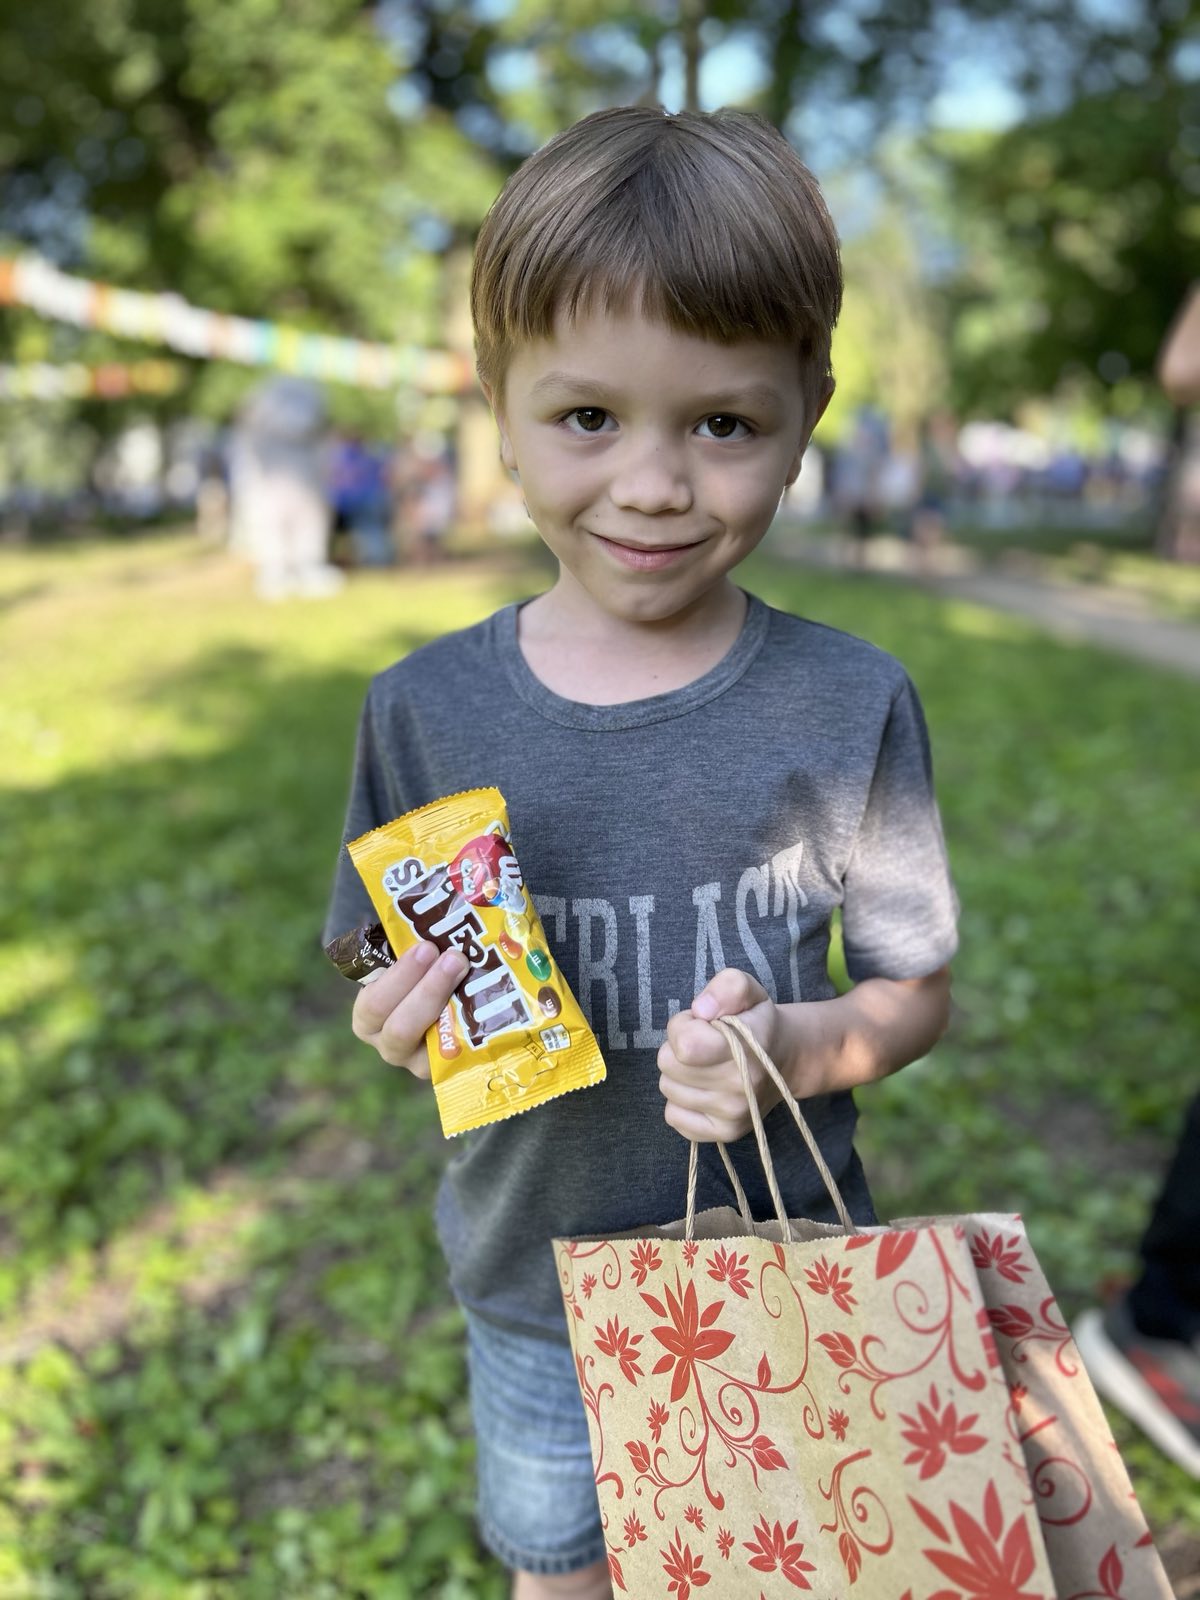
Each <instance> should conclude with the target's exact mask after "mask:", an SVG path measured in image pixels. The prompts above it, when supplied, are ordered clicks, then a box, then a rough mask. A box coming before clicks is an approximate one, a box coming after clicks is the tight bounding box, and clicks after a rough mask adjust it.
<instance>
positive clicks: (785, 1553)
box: [746, 1517, 817, 1589]
mask: <svg viewBox="0 0 1200 1600" xmlns="http://www.w3.org/2000/svg"><path fill="white" fill-rule="evenodd" d="M798 1526H799V1524H798V1523H795V1522H791V1523H789V1524H788V1527H787V1530H786V1532H785V1530H784V1526H783V1523H782V1522H776V1523H775V1524H774V1526H772V1525H771V1524H770V1523H768V1522H767V1519H766V1518H765V1517H763V1518H762V1519H761V1520H760V1521H759V1522H756V1523H755V1525H754V1540H753V1542H751V1541H749V1540H747V1541H746V1549H747V1550H749V1551H750V1552H751V1559H750V1562H749V1565H750V1566H752V1567H753V1568H754V1570H755V1571H756V1572H780V1573H782V1574H783V1576H784V1577H785V1578H786V1579H787V1581H788V1582H789V1583H790V1584H792V1585H793V1586H794V1587H795V1588H797V1589H811V1588H812V1585H811V1584H810V1583H809V1581H808V1579H807V1578H806V1577H805V1576H804V1574H805V1573H806V1572H815V1571H816V1570H817V1569H816V1568H815V1567H814V1566H813V1564H812V1562H811V1561H805V1560H804V1545H803V1544H802V1543H800V1542H798V1541H797V1540H796V1529H797V1527H798Z"/></svg>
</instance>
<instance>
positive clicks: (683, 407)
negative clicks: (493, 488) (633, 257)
mask: <svg viewBox="0 0 1200 1600" xmlns="http://www.w3.org/2000/svg"><path fill="white" fill-rule="evenodd" d="M489 398H490V399H491V400H492V402H493V406H494V409H495V411H496V418H497V421H498V423H499V425H500V436H501V455H502V457H503V460H504V464H505V466H507V467H508V468H510V470H515V471H516V472H517V473H518V474H519V475H520V480H521V487H522V489H523V490H524V494H525V501H526V504H527V505H528V507H529V514H530V516H531V517H532V518H533V521H534V523H535V524H536V525H537V529H538V532H539V533H540V534H541V536H542V538H543V539H544V540H545V541H546V543H547V544H548V545H549V547H550V549H551V550H552V551H553V552H554V554H555V555H556V556H557V557H558V559H559V562H560V564H561V567H562V570H563V580H564V581H565V582H571V581H573V583H574V585H576V586H578V588H579V589H581V590H582V591H583V592H584V593H585V594H586V595H587V596H588V597H589V599H590V600H591V602H592V603H593V604H594V605H596V606H597V607H598V608H599V609H600V610H601V611H603V612H605V613H607V614H608V615H610V616H615V617H619V618H621V619H622V620H624V621H627V622H645V623H651V622H663V621H666V620H668V619H669V618H671V617H675V616H678V615H679V614H680V613H682V612H684V611H686V610H690V609H692V608H694V607H695V605H696V604H697V602H703V600H704V599H705V597H706V596H708V595H709V594H710V593H711V592H713V591H715V590H717V589H719V588H720V587H721V586H723V584H724V581H725V576H726V574H727V573H728V572H729V571H730V570H731V568H733V567H735V566H736V565H737V563H738V562H739V561H741V560H742V558H743V557H744V556H746V555H748V554H749V553H750V551H752V550H753V549H754V547H755V546H756V545H757V544H758V542H759V540H760V539H761V538H762V536H763V534H764V533H765V532H766V531H767V528H768V527H769V526H770V523H771V520H772V518H773V517H774V515H775V512H776V510H777V509H778V506H779V500H780V496H781V495H782V494H783V491H784V489H785V488H786V487H787V485H788V484H790V483H792V482H794V480H795V478H796V475H797V474H798V472H799V471H800V461H801V457H802V456H803V454H804V447H805V445H806V444H807V442H808V436H809V433H810V432H811V431H812V427H813V425H814V424H815V422H816V420H817V418H816V417H815V416H814V417H811V418H810V417H806V416H805V406H804V400H803V393H802V390H801V383H800V364H799V357H798V355H797V353H796V352H795V351H794V350H793V349H791V348H790V347H789V346H786V345H779V344H767V343H763V342H761V341H758V340H751V341H747V342H746V343H744V344H736V345H720V344H715V343H713V342H711V341H710V340H708V339H700V338H695V337H693V336H692V335H689V334H684V333H676V332H674V331H673V330H671V329H670V328H668V327H666V326H664V325H663V324H662V323H660V322H654V321H650V320H648V319H647V318H645V317H644V316H642V315H641V314H640V313H638V312H630V313H626V314H621V315H613V314H611V313H605V312H598V313H591V314H589V315H586V316H580V317H578V318H576V319H575V320H574V321H571V320H568V319H567V318H566V317H563V316H560V317H559V319H558V321H557V323H556V325H555V330H554V333H553V336H552V337H550V338H548V339H540V340H536V341H534V342H532V343H530V344H526V345H522V346H521V347H520V348H519V349H518V350H517V351H516V353H515V355H514V357H513V359H512V362H511V364H510V366H509V369H508V374H507V377H506V379H505V383H504V388H503V393H502V394H496V395H490V396H489Z"/></svg>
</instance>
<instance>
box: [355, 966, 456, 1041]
mask: <svg viewBox="0 0 1200 1600" xmlns="http://www.w3.org/2000/svg"><path fill="white" fill-rule="evenodd" d="M468 966H469V963H468V961H467V958H466V957H465V956H464V955H460V953H459V952H458V951H457V950H447V951H446V952H445V953H444V954H443V955H441V956H439V957H438V959H437V961H436V962H435V963H434V965H433V966H432V968H431V969H430V970H429V971H428V972H427V973H425V975H424V976H423V977H422V978H421V981H420V982H419V983H418V984H417V986H416V987H415V988H414V989H413V990H412V991H411V992H410V993H409V994H408V995H407V996H406V997H405V998H404V999H403V1000H402V1001H401V1002H400V1004H399V1005H398V1006H397V1007H396V1009H395V1010H394V1011H393V1012H392V1014H391V1016H390V1017H388V1018H387V1020H386V1021H385V1022H384V1024H383V1027H382V1028H380V1030H379V1032H378V1033H377V1034H376V1036H375V1037H374V1039H372V1040H371V1043H372V1044H373V1045H374V1046H375V1048H376V1050H378V1051H379V1054H380V1055H381V1056H382V1057H383V1059H384V1060H385V1061H387V1062H389V1063H390V1064H391V1065H392V1066H396V1067H403V1066H407V1065H408V1062H409V1061H410V1060H411V1058H412V1056H413V1055H414V1054H415V1052H416V1051H418V1050H419V1049H420V1048H421V1045H422V1043H423V1042H424V1039H425V1035H426V1033H427V1032H428V1030H429V1029H430V1028H432V1027H433V1025H434V1024H435V1023H436V1022H437V1019H438V1017H439V1016H440V1015H441V1014H442V1011H443V1010H444V1009H445V1007H446V1003H447V1002H448V1000H449V999H450V996H451V995H452V994H453V993H454V991H455V989H456V988H457V987H458V985H459V983H460V982H461V981H462V979H463V977H464V975H465V974H466V972H467V968H468Z"/></svg>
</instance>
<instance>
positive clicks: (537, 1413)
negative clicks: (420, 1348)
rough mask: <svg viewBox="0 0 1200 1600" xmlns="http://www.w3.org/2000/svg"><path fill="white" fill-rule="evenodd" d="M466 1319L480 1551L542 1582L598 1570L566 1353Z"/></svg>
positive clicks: (592, 1500) (586, 1451) (593, 1509)
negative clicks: (485, 1550)
mask: <svg viewBox="0 0 1200 1600" xmlns="http://www.w3.org/2000/svg"><path fill="white" fill-rule="evenodd" d="M466 1317H467V1370H468V1373H469V1376H470V1383H471V1412H472V1415H473V1417H474V1421H475V1440H476V1448H477V1452H478V1479H479V1490H478V1495H479V1498H478V1515H479V1531H480V1535H481V1536H482V1538H483V1542H484V1543H485V1544H486V1545H487V1547H488V1549H489V1550H491V1551H492V1553H493V1554H494V1555H496V1556H498V1557H499V1559H500V1560H501V1561H502V1562H503V1563H504V1565H505V1566H506V1567H509V1568H511V1569H512V1570H514V1571H521V1572H534V1573H541V1574H545V1575H547V1576H549V1575H551V1574H556V1573H563V1572H575V1571H577V1570H578V1569H579V1568H581V1567H590V1566H592V1565H593V1564H594V1563H595V1562H598V1561H604V1560H605V1559H606V1551H605V1546H604V1533H603V1530H602V1528H601V1525H600V1504H599V1501H598V1500H597V1499H596V1480H595V1476H594V1474H593V1472H592V1452H591V1447H590V1445H589V1443H588V1429H587V1414H586V1413H585V1411H584V1409H583V1401H582V1400H581V1399H580V1397H579V1387H578V1384H577V1383H576V1381H575V1360H574V1357H573V1356H572V1354H571V1350H570V1347H569V1346H568V1345H566V1344H555V1343H553V1342H551V1341H550V1340H549V1339H538V1338H534V1337H531V1336H527V1335H525V1334H520V1333H514V1332H513V1331H512V1330H511V1329H510V1328H500V1327H497V1326H496V1325H495V1323H492V1322H485V1321H484V1320H483V1319H482V1318H479V1317H475V1316H473V1315H472V1314H471V1313H470V1312H467V1314H466Z"/></svg>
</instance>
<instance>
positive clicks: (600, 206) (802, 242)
mask: <svg viewBox="0 0 1200 1600" xmlns="http://www.w3.org/2000/svg"><path fill="white" fill-rule="evenodd" d="M841 303H842V272H841V260H840V255H839V250H838V238H837V233H836V231H835V229H834V226H833V221H832V219H831V218H830V215H829V212H828V210H827V209H826V206H825V202H824V200H823V198H822V196H821V191H820V189H819V187H818V186H817V181H816V179H815V178H814V177H813V175H812V173H811V172H809V170H808V168H807V167H806V166H805V165H804V163H803V162H802V161H801V160H800V158H799V156H798V155H797V154H796V152H795V151H794V150H793V149H792V148H791V146H790V145H789V144H788V143H787V141H786V140H785V139H784V138H783V136H782V134H780V133H779V132H778V131H777V130H776V129H775V128H773V127H772V126H771V124H770V123H769V122H765V121H764V120H763V119H762V118H761V117H757V116H754V115H753V114H752V113H750V112H746V111H731V110H724V111H716V112H711V113H705V112H696V111H685V112H680V113H679V114H678V115H676V116H668V115H667V114H666V113H665V112H663V111H659V110H654V109H651V108H648V107H644V106H622V107H617V108H615V109H612V110H608V111H598V112H596V113H595V114H594V115H592V116H590V117H584V118H583V120H582V121H580V122H577V123H575V124H574V125H573V126H572V127H570V128H568V129H566V131H565V132H563V133H560V134H558V135H557V136H556V137H555V138H553V139H551V141H550V142H549V144H547V145H545V146H543V148H542V149H540V150H538V151H537V152H536V153H535V154H534V155H532V156H530V157H529V159H528V160H527V161H526V162H525V163H524V164H523V165H522V166H521V167H519V168H518V170H517V171H516V172H515V173H514V174H513V176H512V177H511V178H510V179H509V181H508V183H507V184H506V185H505V187H504V189H503V191H502V192H501V194H500V195H499V197H498V198H497V200H496V202H495V203H494V205H493V206H492V208H491V210H490V211H489V212H488V214H487V217H486V218H485V220H484V223H483V227H482V229H481V230H480V233H479V239H478V242H477V245H476V249H475V261H474V266H473V269H472V273H471V315H472V318H473V319H474V324H475V350H476V361H477V365H478V368H479V375H480V377H481V378H482V379H483V381H484V383H486V384H487V385H488V386H489V387H490V388H491V389H492V390H493V391H494V392H499V391H500V390H502V388H503V384H504V378H505V375H506V372H507V369H508V364H509V361H510V360H511V358H512V354H513V351H514V349H515V348H516V347H517V346H518V345H519V344H521V343H522V342H524V341H526V340H529V339H538V338H545V337H548V336H549V335H550V334H551V333H552V331H553V327H554V320H555V317H556V316H557V314H558V313H559V312H560V311H565V312H566V314H567V315H568V316H575V315H577V314H579V313H582V312H587V311H589V310H595V309H603V310H608V311H627V310H631V309H634V308H636V309H638V310H640V311H641V312H642V313H643V314H644V315H646V316H648V317H652V318H654V319H656V320H659V321H661V322H664V323H665V324H666V325H667V326H668V327H670V328H673V329H675V330H676V331H678V332H680V333H689V334H693V335H697V336H699V337H702V338H707V339H713V340H716V341H717V342H718V343H721V344H733V343H736V342H738V341H739V340H742V339H765V340H771V341H773V342H779V343H783V344H792V345H794V346H795V347H796V349H797V352H798V354H799V356H800V361H801V372H802V381H803V385H804V396H805V402H806V407H807V409H808V414H809V415H810V416H813V415H815V411H816V408H817V406H819V404H820V401H821V399H822V398H823V396H824V395H825V394H826V393H827V392H828V391H829V390H830V389H832V387H833V374H832V370H831V367H830V359H829V347H830V340H831V337H832V334H833V327H834V324H835V323H836V321H837V318H838V313H839V311H840V310H841Z"/></svg>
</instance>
